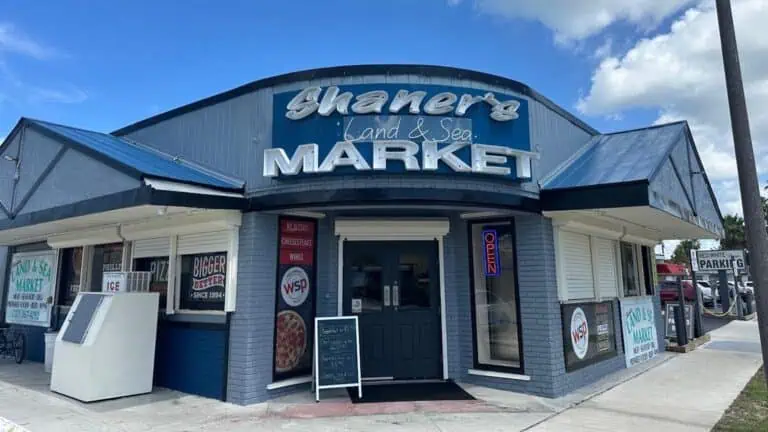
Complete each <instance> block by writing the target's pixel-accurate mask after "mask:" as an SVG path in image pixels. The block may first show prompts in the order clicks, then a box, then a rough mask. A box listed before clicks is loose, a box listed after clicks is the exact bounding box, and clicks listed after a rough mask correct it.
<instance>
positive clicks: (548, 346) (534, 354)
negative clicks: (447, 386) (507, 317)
mask: <svg viewBox="0 0 768 432" xmlns="http://www.w3.org/2000/svg"><path fill="white" fill-rule="evenodd" d="M458 222H459V221H455V223H458ZM451 228H452V230H451V236H450V239H449V240H450V243H451V247H450V249H451V250H452V251H453V254H454V258H453V260H454V263H455V267H454V269H455V270H454V271H455V272H456V273H458V274H457V275H456V276H455V277H449V276H448V275H447V274H446V281H448V280H450V281H451V283H448V287H450V291H452V292H454V293H455V298H456V305H455V306H454V307H455V309H454V310H455V311H456V312H454V313H455V314H456V315H457V316H458V320H457V322H456V328H454V329H453V331H454V332H458V338H459V339H460V341H461V346H460V352H458V353H455V352H453V353H452V352H451V351H450V350H449V353H451V354H452V356H451V357H453V355H454V354H456V356H457V357H460V358H461V364H460V366H459V368H460V369H459V370H458V374H457V377H458V379H460V380H461V381H465V382H469V383H473V384H479V385H484V386H488V387H493V388H498V389H503V390H512V391H518V392H526V393H532V394H536V395H541V396H550V397H551V396H556V395H557V391H556V388H555V379H556V376H557V375H558V374H562V373H564V371H565V366H564V363H563V352H562V351H563V349H562V346H563V343H562V332H561V330H560V303H559V302H558V300H557V284H556V278H555V272H554V269H555V251H554V242H553V237H552V224H551V222H550V220H549V219H546V218H543V217H541V216H536V215H531V216H520V217H516V218H515V232H516V235H517V263H518V286H519V294H520V313H521V316H520V324H521V326H522V333H523V340H522V345H523V362H524V371H523V373H524V374H525V375H528V376H529V377H531V380H530V381H516V380H509V379H501V378H490V377H481V376H475V375H469V374H467V369H470V368H472V367H473V361H474V360H473V350H474V345H473V341H472V332H471V329H472V321H471V320H472V318H471V310H470V307H471V302H470V297H469V296H470V289H469V280H468V274H469V269H468V265H469V256H468V252H469V251H468V248H467V246H466V228H464V229H463V230H461V231H462V232H463V233H464V234H460V235H454V232H456V231H454V230H453V226H452V227H451ZM446 267H447V266H446ZM462 273H463V275H464V276H463V277H462V276H460V274H462ZM446 306H448V304H446ZM449 316H450V314H449ZM450 339H452V338H451V334H450V333H449V340H450ZM449 348H450V347H449ZM454 367H455V366H454Z"/></svg>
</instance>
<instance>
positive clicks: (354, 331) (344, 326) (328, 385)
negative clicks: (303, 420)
mask: <svg viewBox="0 0 768 432" xmlns="http://www.w3.org/2000/svg"><path fill="white" fill-rule="evenodd" d="M362 384H363V382H362V379H361V374H360V332H359V327H358V323H357V317H356V316H351V317H350V316H339V317H325V318H315V401H319V400H320V390H322V389H333V388H342V387H357V393H358V396H359V397H361V398H362V397H363V385H362Z"/></svg>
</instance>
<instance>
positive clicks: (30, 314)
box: [5, 251, 58, 327]
mask: <svg viewBox="0 0 768 432" xmlns="http://www.w3.org/2000/svg"><path fill="white" fill-rule="evenodd" d="M57 258H58V254H57V253H56V252H54V251H45V252H30V253H17V254H13V258H12V259H11V271H10V277H9V284H8V298H7V302H6V309H5V320H6V321H7V322H8V323H13V324H26V325H32V326H39V327H48V326H49V325H50V324H51V307H52V305H53V297H52V296H53V290H54V281H55V280H56V268H57V265H58V259H57Z"/></svg>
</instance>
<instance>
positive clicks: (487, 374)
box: [467, 369, 531, 381]
mask: <svg viewBox="0 0 768 432" xmlns="http://www.w3.org/2000/svg"><path fill="white" fill-rule="evenodd" d="M467 373H468V374H470V375H477V376H484V377H491V378H502V379H509V380H516V381H530V380H531V377H530V376H528V375H520V374H515V373H508V372H493V371H484V370H478V369H469V370H467Z"/></svg>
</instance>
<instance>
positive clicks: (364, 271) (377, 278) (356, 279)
mask: <svg viewBox="0 0 768 432" xmlns="http://www.w3.org/2000/svg"><path fill="white" fill-rule="evenodd" d="M349 272H350V273H349V274H350V278H351V279H350V286H351V287H352V298H353V299H360V300H361V302H362V310H363V312H365V311H378V310H381V307H382V298H383V296H382V285H383V283H382V266H381V263H379V262H378V259H377V257H375V256H370V255H364V256H359V257H356V258H354V260H353V261H352V264H351V265H350V268H349Z"/></svg>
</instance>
